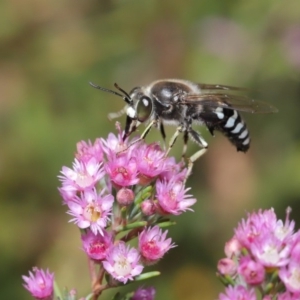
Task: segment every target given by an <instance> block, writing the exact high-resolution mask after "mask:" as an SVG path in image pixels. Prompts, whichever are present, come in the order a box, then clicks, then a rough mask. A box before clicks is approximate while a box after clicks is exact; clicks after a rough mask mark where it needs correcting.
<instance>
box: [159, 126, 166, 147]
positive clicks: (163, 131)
mask: <svg viewBox="0 0 300 300" xmlns="http://www.w3.org/2000/svg"><path fill="white" fill-rule="evenodd" d="M159 130H160V133H161V136H162V138H163V143H164V150H166V132H165V128H164V125H163V123H162V122H160V125H159Z"/></svg>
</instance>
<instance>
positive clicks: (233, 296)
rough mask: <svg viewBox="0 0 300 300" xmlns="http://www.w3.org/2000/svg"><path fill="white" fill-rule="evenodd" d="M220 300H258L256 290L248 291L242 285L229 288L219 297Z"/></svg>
mask: <svg viewBox="0 0 300 300" xmlns="http://www.w3.org/2000/svg"><path fill="white" fill-rule="evenodd" d="M219 300H256V296H255V291H254V289H249V290H248V289H246V288H245V287H244V286H242V285H236V286H231V285H230V286H228V287H227V288H226V290H225V294H220V295H219Z"/></svg>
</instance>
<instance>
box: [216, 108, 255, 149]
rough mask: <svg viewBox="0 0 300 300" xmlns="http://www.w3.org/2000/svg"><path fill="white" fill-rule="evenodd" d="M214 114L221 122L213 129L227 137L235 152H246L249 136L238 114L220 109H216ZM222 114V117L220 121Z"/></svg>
mask: <svg viewBox="0 0 300 300" xmlns="http://www.w3.org/2000/svg"><path fill="white" fill-rule="evenodd" d="M216 113H217V115H218V118H219V120H220V121H221V122H220V123H218V124H216V125H215V126H214V127H215V129H216V130H219V131H221V132H222V133H223V134H224V135H225V136H227V137H228V139H229V140H230V141H231V143H232V144H233V145H235V146H236V149H237V151H243V152H246V151H247V150H248V149H249V147H250V136H249V131H248V129H247V126H246V124H245V122H244V121H243V119H242V118H241V116H240V115H239V113H238V112H237V111H236V110H232V109H226V108H221V107H219V108H217V109H216ZM222 113H223V116H224V117H223V119H220V117H222Z"/></svg>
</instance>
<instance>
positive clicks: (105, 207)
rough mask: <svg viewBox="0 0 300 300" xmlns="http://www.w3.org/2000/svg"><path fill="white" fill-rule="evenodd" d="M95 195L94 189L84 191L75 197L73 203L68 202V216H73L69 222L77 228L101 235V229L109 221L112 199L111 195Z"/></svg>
mask: <svg viewBox="0 0 300 300" xmlns="http://www.w3.org/2000/svg"><path fill="white" fill-rule="evenodd" d="M102 194H103V192H102V193H101V194H99V195H98V194H97V191H96V189H93V190H86V191H85V192H83V193H81V196H80V197H76V198H75V200H74V201H69V202H68V207H69V209H70V210H69V211H68V214H70V215H71V216H74V218H73V219H71V220H70V222H74V223H75V224H77V226H78V227H79V228H82V229H84V228H88V227H90V228H91V230H92V232H93V233H94V234H97V233H98V232H99V233H100V234H103V229H104V228H105V227H106V225H107V222H108V221H109V215H110V214H111V210H112V205H113V202H114V198H113V196H112V195H110V194H109V195H106V196H102Z"/></svg>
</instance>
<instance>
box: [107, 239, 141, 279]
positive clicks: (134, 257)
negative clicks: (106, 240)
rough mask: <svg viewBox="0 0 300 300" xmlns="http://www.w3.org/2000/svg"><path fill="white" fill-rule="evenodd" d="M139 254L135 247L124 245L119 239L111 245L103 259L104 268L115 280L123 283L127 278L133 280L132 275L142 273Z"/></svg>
mask: <svg viewBox="0 0 300 300" xmlns="http://www.w3.org/2000/svg"><path fill="white" fill-rule="evenodd" d="M139 260H140V256H139V253H138V251H137V250H136V249H134V248H131V249H130V248H129V246H127V247H126V244H125V243H124V242H122V241H120V242H119V243H118V244H117V245H115V246H113V247H112V248H111V249H110V251H109V252H108V254H107V256H106V260H104V261H103V267H104V269H105V270H106V271H107V272H108V273H109V274H110V275H111V276H112V277H113V278H114V279H116V280H118V281H121V282H123V283H124V284H125V283H126V282H127V281H128V280H133V279H134V278H133V277H134V276H137V275H139V274H141V273H142V271H143V268H144V267H143V266H142V265H141V264H139Z"/></svg>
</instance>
